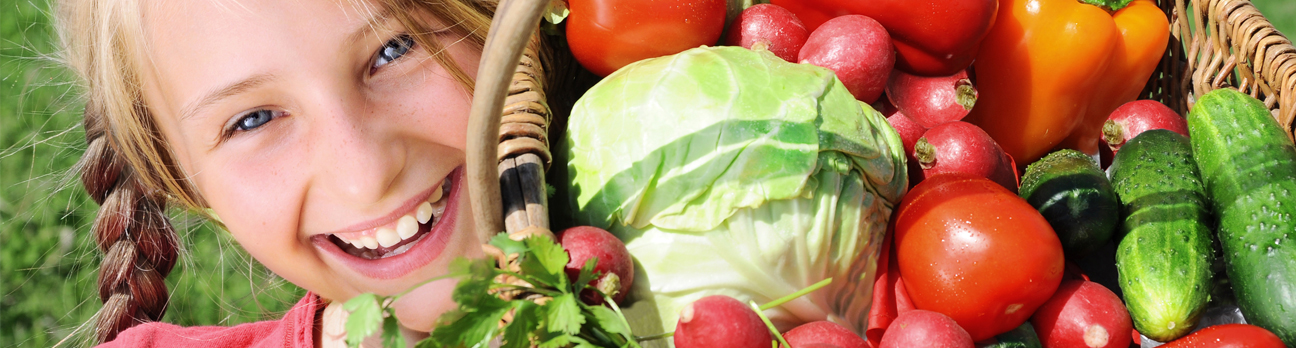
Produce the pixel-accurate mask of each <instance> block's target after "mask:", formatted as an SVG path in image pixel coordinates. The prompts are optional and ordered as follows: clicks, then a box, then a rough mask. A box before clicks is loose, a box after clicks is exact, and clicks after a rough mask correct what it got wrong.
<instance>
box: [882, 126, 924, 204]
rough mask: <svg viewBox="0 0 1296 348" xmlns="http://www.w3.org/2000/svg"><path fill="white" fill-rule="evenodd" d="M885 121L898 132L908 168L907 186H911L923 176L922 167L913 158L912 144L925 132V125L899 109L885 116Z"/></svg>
mask: <svg viewBox="0 0 1296 348" xmlns="http://www.w3.org/2000/svg"><path fill="white" fill-rule="evenodd" d="M887 123H889V124H891V128H895V130H896V133H900V142H901V143H904V149H905V163H906V165H907V166H908V168H909V170H908V171H909V187H913V186H914V185H917V184H918V182H919V181H922V178H923V176H922V167H920V166H919V165H918V160H917V159H915V158H914V145H915V144H917V143H918V139H919V138H922V136H923V134H924V133H927V127H923V126H922V125H920V124H918V122H914V120H913V119H910V118H909V117H908V116H905V114H904V113H901V112H899V111H894V112H892V114H891V115H890V116H887Z"/></svg>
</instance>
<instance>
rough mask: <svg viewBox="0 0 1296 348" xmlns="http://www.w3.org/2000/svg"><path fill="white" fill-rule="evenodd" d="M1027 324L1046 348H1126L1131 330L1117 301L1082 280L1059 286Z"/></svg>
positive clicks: (1127, 312) (1130, 324) (1112, 294)
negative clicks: (1029, 324) (1033, 329)
mask: <svg viewBox="0 0 1296 348" xmlns="http://www.w3.org/2000/svg"><path fill="white" fill-rule="evenodd" d="M1030 322H1031V325H1034V326H1035V330H1036V332H1037V333H1039V338H1040V342H1041V343H1043V344H1044V347H1046V348H1099V347H1105V348H1114V347H1128V346H1129V345H1130V342H1131V337H1130V335H1129V333H1130V332H1132V330H1134V324H1133V323H1132V322H1131V321H1130V316H1129V311H1128V310H1127V309H1126V308H1125V304H1124V303H1123V302H1121V299H1120V298H1119V297H1116V294H1115V293H1112V292H1111V290H1108V289H1107V288H1106V287H1103V286H1102V285H1099V284H1098V283H1094V282H1090V281H1084V280H1068V281H1064V282H1062V285H1060V286H1058V290H1057V292H1056V293H1054V294H1053V297H1052V298H1049V300H1048V301H1046V302H1044V305H1041V306H1040V307H1039V309H1036V310H1035V314H1034V315H1032V316H1031V319H1030Z"/></svg>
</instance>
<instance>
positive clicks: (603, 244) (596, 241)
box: [558, 226, 634, 305]
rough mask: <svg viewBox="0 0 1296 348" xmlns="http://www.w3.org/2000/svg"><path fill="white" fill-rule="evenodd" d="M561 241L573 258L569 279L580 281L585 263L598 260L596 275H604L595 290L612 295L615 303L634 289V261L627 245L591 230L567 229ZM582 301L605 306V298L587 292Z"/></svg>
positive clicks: (596, 228) (589, 228)
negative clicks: (594, 259)
mask: <svg viewBox="0 0 1296 348" xmlns="http://www.w3.org/2000/svg"><path fill="white" fill-rule="evenodd" d="M558 239H559V242H558V243H559V244H561V245H562V247H563V250H566V251H567V255H568V257H569V258H570V261H569V262H567V266H566V268H565V269H564V271H565V272H566V273H567V277H568V278H569V279H572V280H573V281H574V280H575V279H576V278H577V277H580V271H581V267H584V266H585V262H586V261H588V260H589V259H592V258H598V261H597V263H596V264H595V265H594V273H598V274H601V275H600V276H599V277H598V278H596V279H595V280H594V282H593V285H594V287H595V288H597V289H599V290H600V291H603V292H604V293H607V294H609V295H611V296H612V300H614V301H616V302H621V301H622V300H624V299H625V297H626V293H628V292H629V291H630V287H631V286H632V285H634V260H632V259H631V258H630V251H629V250H627V249H626V246H625V243H622V242H621V240H620V239H617V237H616V236H613V235H612V234H611V233H608V231H606V230H604V229H601V228H598V227H592V226H577V227H572V228H568V229H566V230H564V231H562V233H561V234H559V235H558ZM613 292H615V294H613ZM581 300H583V301H585V303H589V304H595V305H597V304H603V302H604V301H603V297H602V296H599V295H598V293H596V292H594V291H591V290H588V289H586V290H585V291H582V292H581Z"/></svg>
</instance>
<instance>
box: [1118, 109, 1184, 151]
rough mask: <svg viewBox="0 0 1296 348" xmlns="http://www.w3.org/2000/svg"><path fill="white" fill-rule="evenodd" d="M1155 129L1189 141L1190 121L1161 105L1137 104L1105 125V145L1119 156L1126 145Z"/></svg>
mask: <svg viewBox="0 0 1296 348" xmlns="http://www.w3.org/2000/svg"><path fill="white" fill-rule="evenodd" d="M1152 129H1167V130H1170V131H1172V132H1175V133H1179V134H1180V135H1183V136H1185V137H1186V136H1188V121H1187V120H1185V119H1184V118H1183V117H1182V116H1179V114H1178V113H1175V112H1174V110H1170V108H1169V107H1166V106H1165V104H1161V102H1158V101H1155V100H1135V101H1132V102H1128V103H1125V104H1124V105H1121V106H1120V107H1119V108H1116V110H1115V111H1112V113H1111V116H1109V117H1108V118H1107V122H1106V123H1103V141H1105V142H1107V146H1108V147H1110V148H1111V150H1112V153H1116V152H1117V151H1119V150H1120V147H1121V146H1122V145H1125V142H1126V141H1129V140H1130V139H1134V137H1135V136H1138V135H1139V134H1142V133H1143V132H1144V131H1148V130H1152Z"/></svg>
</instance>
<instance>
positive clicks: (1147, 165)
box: [1111, 129, 1213, 342]
mask: <svg viewBox="0 0 1296 348" xmlns="http://www.w3.org/2000/svg"><path fill="white" fill-rule="evenodd" d="M1111 176H1112V177H1111V181H1112V186H1113V187H1115V189H1116V194H1117V196H1119V197H1120V200H1121V205H1122V208H1123V209H1122V213H1123V214H1122V216H1123V218H1124V219H1123V221H1122V223H1121V230H1122V231H1123V232H1124V234H1125V236H1124V237H1123V238H1122V239H1121V241H1120V244H1119V246H1118V247H1117V250H1116V270H1117V277H1118V278H1119V279H1120V285H1121V290H1122V291H1123V292H1124V294H1125V304H1126V306H1127V307H1128V308H1129V311H1130V319H1133V321H1134V328H1136V329H1138V331H1139V333H1142V334H1143V335H1144V336H1147V337H1148V338H1151V339H1154V340H1157V341H1160V342H1168V341H1170V340H1173V339H1175V338H1179V337H1181V336H1183V335H1185V334H1187V333H1188V331H1189V330H1192V328H1193V326H1195V325H1197V320H1198V319H1199V318H1200V317H1201V314H1202V311H1203V310H1204V309H1205V308H1206V302H1207V300H1209V298H1210V297H1209V294H1210V290H1211V284H1212V283H1211V260H1212V259H1213V257H1212V250H1211V243H1212V240H1211V230H1210V224H1211V221H1210V219H1211V215H1210V206H1209V204H1210V203H1209V202H1208V201H1207V200H1206V198H1205V196H1204V195H1205V189H1204V187H1203V185H1202V182H1201V179H1200V178H1199V176H1198V174H1197V165H1196V164H1195V163H1194V162H1193V157H1192V148H1191V145H1190V144H1189V143H1188V138H1186V137H1184V136H1182V135H1179V134H1178V133H1175V132H1171V131H1168V130H1163V129H1158V130H1150V131H1146V132H1143V133H1142V134H1139V135H1138V136H1137V137H1134V139H1130V141H1129V142H1128V143H1125V145H1124V146H1121V149H1120V151H1119V152H1117V153H1116V159H1115V160H1113V161H1112V166H1111Z"/></svg>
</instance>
